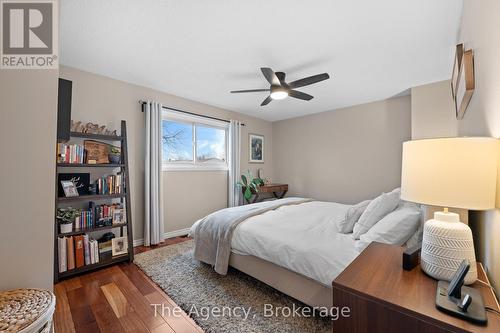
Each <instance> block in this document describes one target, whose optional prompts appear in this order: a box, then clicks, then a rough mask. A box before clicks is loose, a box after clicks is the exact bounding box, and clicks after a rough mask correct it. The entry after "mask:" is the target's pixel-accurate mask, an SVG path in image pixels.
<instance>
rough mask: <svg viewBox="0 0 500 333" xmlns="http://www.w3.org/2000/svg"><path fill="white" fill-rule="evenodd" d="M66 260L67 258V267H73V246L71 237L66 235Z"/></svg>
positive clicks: (69, 268)
mask: <svg viewBox="0 0 500 333" xmlns="http://www.w3.org/2000/svg"><path fill="white" fill-rule="evenodd" d="M66 260H67V265H66V267H67V269H68V271H69V270H72V269H74V268H75V248H74V242H73V237H66Z"/></svg>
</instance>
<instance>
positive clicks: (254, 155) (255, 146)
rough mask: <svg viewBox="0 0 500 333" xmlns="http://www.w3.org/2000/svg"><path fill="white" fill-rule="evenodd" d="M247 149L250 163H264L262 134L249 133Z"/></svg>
mask: <svg viewBox="0 0 500 333" xmlns="http://www.w3.org/2000/svg"><path fill="white" fill-rule="evenodd" d="M248 150H249V160H248V161H249V162H250V163H264V136H263V135H258V134H249V135H248Z"/></svg>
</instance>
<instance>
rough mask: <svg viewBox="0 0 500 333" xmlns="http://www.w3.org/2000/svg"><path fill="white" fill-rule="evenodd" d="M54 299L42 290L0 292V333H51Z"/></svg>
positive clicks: (48, 292) (50, 294)
mask: <svg viewBox="0 0 500 333" xmlns="http://www.w3.org/2000/svg"><path fill="white" fill-rule="evenodd" d="M55 305H56V297H55V296H54V294H52V293H51V292H50V291H47V290H43V289H14V290H8V291H2V292H0V333H4V332H21V333H35V332H36V333H39V332H43V333H48V332H52V331H53V328H52V316H53V314H54V310H55Z"/></svg>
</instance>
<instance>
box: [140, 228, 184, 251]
mask: <svg viewBox="0 0 500 333" xmlns="http://www.w3.org/2000/svg"><path fill="white" fill-rule="evenodd" d="M190 229H191V228H184V229H179V230H174V231H169V232H166V233H164V234H163V238H164V239H167V238H173V237H179V236H185V235H187V234H189V230H190ZM143 244H144V239H143V238H140V239H134V247H136V246H141V245H143Z"/></svg>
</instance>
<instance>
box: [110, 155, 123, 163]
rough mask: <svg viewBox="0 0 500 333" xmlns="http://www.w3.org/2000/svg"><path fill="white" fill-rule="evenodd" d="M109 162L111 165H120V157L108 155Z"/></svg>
mask: <svg viewBox="0 0 500 333" xmlns="http://www.w3.org/2000/svg"><path fill="white" fill-rule="evenodd" d="M108 160H109V163H111V164H120V155H115V154H108Z"/></svg>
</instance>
